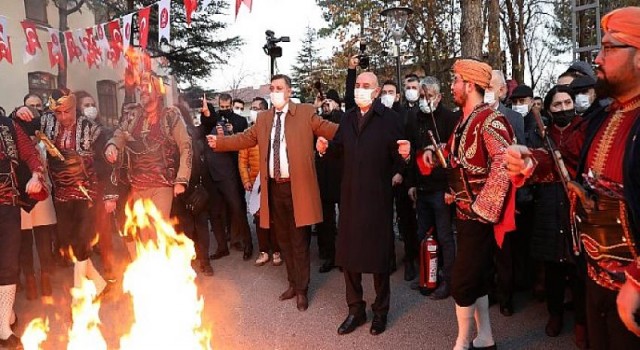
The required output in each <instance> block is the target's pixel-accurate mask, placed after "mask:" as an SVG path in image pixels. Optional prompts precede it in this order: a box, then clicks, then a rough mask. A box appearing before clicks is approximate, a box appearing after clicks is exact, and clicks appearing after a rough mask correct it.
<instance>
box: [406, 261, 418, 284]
mask: <svg viewBox="0 0 640 350" xmlns="http://www.w3.org/2000/svg"><path fill="white" fill-rule="evenodd" d="M415 278H416V265H415V264H414V263H413V261H405V262H404V280H405V281H413V280H414V279H415Z"/></svg>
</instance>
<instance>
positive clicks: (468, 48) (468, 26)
mask: <svg viewBox="0 0 640 350" xmlns="http://www.w3.org/2000/svg"><path fill="white" fill-rule="evenodd" d="M460 10H461V12H462V18H461V21H460V41H461V43H462V47H461V53H462V57H468V58H476V59H481V58H482V39H483V37H484V32H483V30H482V29H483V28H484V26H483V24H482V0H462V1H461V2H460Z"/></svg>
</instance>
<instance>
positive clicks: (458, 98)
mask: <svg viewBox="0 0 640 350" xmlns="http://www.w3.org/2000/svg"><path fill="white" fill-rule="evenodd" d="M451 95H453V102H454V103H455V104H456V105H457V106H458V107H460V108H462V107H464V105H465V103H467V92H466V91H462V92H460V93H459V94H456V93H455V92H454V91H451ZM434 107H435V106H434Z"/></svg>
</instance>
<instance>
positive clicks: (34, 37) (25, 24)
mask: <svg viewBox="0 0 640 350" xmlns="http://www.w3.org/2000/svg"><path fill="white" fill-rule="evenodd" d="M20 24H22V29H23V30H24V36H25V38H26V41H27V46H26V47H25V54H26V56H25V61H26V62H29V61H30V60H31V59H32V58H33V57H34V56H35V55H36V54H37V53H38V52H37V50H38V49H40V50H42V45H40V39H38V33H37V32H36V25H35V24H34V23H33V22H31V21H27V20H24V21H22V22H20Z"/></svg>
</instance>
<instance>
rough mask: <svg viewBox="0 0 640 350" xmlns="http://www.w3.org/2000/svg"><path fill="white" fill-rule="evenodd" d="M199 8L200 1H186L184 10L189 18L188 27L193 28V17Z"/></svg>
mask: <svg viewBox="0 0 640 350" xmlns="http://www.w3.org/2000/svg"><path fill="white" fill-rule="evenodd" d="M197 8H198V0H184V10H185V12H186V16H187V26H188V27H189V28H191V16H192V15H193V13H194V12H196V9H197Z"/></svg>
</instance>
